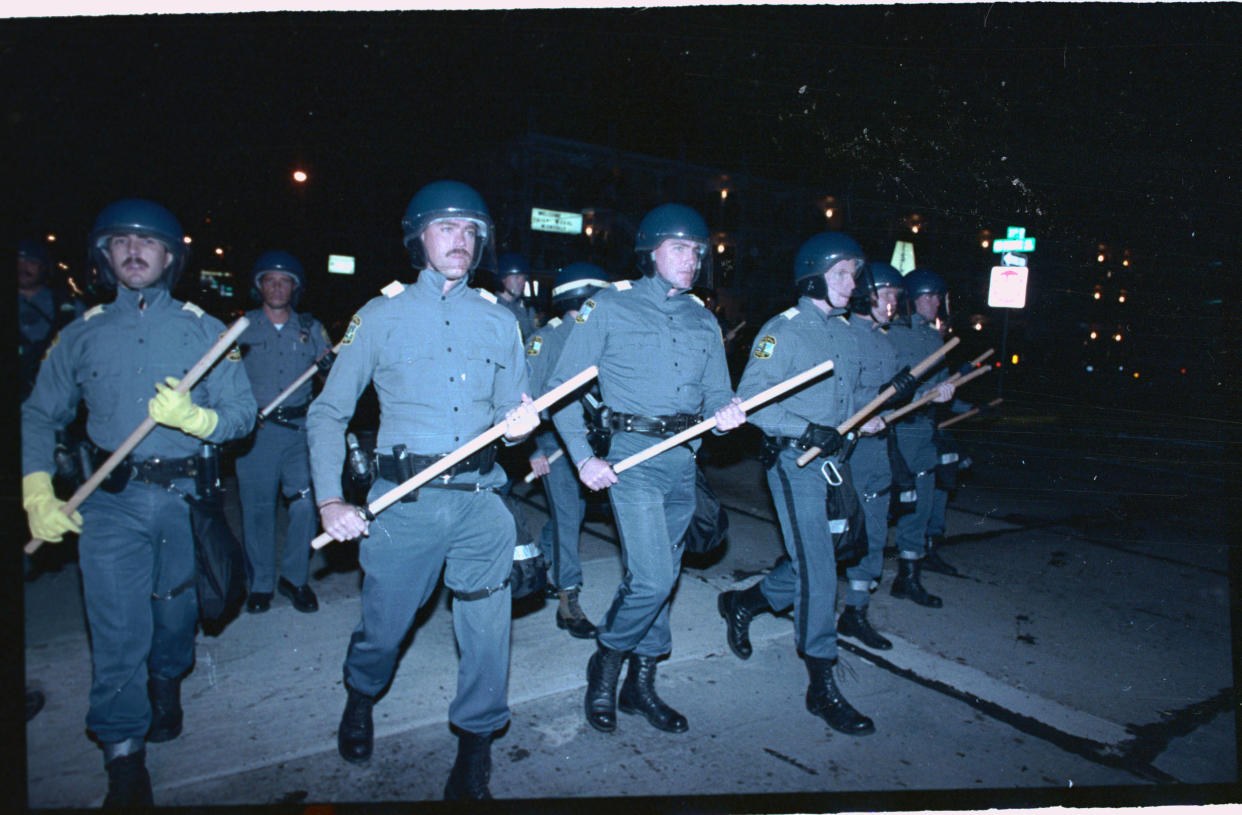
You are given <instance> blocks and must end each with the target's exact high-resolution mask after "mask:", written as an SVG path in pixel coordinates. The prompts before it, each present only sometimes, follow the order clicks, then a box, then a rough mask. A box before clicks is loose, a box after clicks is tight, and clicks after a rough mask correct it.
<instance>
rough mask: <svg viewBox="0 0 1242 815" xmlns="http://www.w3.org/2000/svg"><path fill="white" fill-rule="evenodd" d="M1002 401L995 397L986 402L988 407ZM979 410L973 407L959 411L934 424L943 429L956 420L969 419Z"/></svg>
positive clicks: (992, 406) (956, 421)
mask: <svg viewBox="0 0 1242 815" xmlns="http://www.w3.org/2000/svg"><path fill="white" fill-rule="evenodd" d="M1003 401H1005V400H1004V399H1001V398H1000V397H997V398H996V399H993V400H992V401H991V402H988V407H990V408H994V407H996V406H997V405H999V404H1000V403H1001V402H1003ZM980 410H981V408H977V407H973V408H971V409H970V410H968V411H966V412H965V413H959V414H958V415H956V416H954V417H953V418H951V419H945V420H944V421H943V422H941V423H940V424H938V425H936V427H937V428H939V429H940V430H944V429H945V428H946V427H948V426H950V425H955V424H957V423H958V422H963V421H965V420H967V419H969V418H970V417H971V416H977V415H978V414H979V411H980Z"/></svg>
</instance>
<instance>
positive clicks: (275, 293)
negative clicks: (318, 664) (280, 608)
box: [236, 251, 332, 614]
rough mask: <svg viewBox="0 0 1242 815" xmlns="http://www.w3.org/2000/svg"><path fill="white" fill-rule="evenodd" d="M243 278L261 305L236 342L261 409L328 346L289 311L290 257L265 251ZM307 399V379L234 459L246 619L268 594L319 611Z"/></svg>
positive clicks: (296, 265)
mask: <svg viewBox="0 0 1242 815" xmlns="http://www.w3.org/2000/svg"><path fill="white" fill-rule="evenodd" d="M250 280H251V286H252V288H251V296H252V297H255V298H256V299H258V300H260V301H261V302H262V304H263V305H262V307H261V308H257V309H254V310H252V311H250V312H247V314H246V316H247V317H248V318H250V326H249V327H248V328H247V329H246V331H245V332H244V333H243V334H242V335H241V337H240V338H239V339H238V344H239V345H241V348H242V361H243V362H244V363H245V366H246V375H247V376H249V377H250V387H251V389H252V390H253V391H254V395H255V400H256V401H257V402H258V403H259V404H260V405H268V404H270V403H271V401H272V400H273V399H275V398H276V397H277V396H279V395H280V393H281V392H283V391H284V389H285V388H286V387H288V386H289V385H290V384H291V383H292V382H293V381H294V380H295V379H297V378H298V377H299V376H301V375H302V374H303V373H304V372H305V371H306V369H307V368H308V367H310V366H311V365H313V364H314V363H315V362H317V361H319V360H321V359H322V358H323V357H324V356H325V355H326V354H327V353H328V352H329V351H330V350H331V346H332V343H331V342H330V341H329V339H328V333H327V332H326V331H325V330H324V327H323V325H321V324H320V322H319V321H318V320H316V319H315V318H314V317H312V316H311V315H310V314H305V313H298V312H296V311H294V307H295V306H296V305H297V302H298V300H299V298H300V297H301V295H302V293H303V292H304V291H305V290H306V272H305V270H303V268H302V264H301V263H300V262H298V259H297V258H296V257H294V256H293V255H291V254H289V253H288V252H282V251H273V252H265V253H264V254H262V255H260V256H259V258H258V259H257V260H256V261H255V264H254V268H253V269H252V270H251V273H250ZM329 364H330V362H329ZM325 367H326V366H325ZM310 399H311V383H310V380H307V381H306V382H305V383H303V384H302V385H301V386H299V387H298V389H297V390H296V391H294V392H293V393H292V394H290V395H289V396H288V397H286V399H285V400H284V401H283V402H281V403H280V405H278V406H277V407H276V409H275V410H273V411H272V412H271V413H270V414H268V416H267V418H266V419H265V420H262V421H260V422H259V426H258V427H257V428H256V429H255V434H254V443H253V444H252V446H251V447H250V449H249V450H248V451H247V452H246V453H245V454H244V455H240V456H238V457H237V461H236V467H237V487H238V491H239V494H240V498H241V507H242V526H243V528H244V531H245V538H246V562H247V564H248V569H247V571H248V576H249V579H250V585H249V586H248V590H249V594H248V596H247V598H246V611H248V612H250V613H252V614H253V613H258V612H263V611H267V610H268V609H269V608H270V607H271V602H272V591H273V589H275V588H279V589H280V593H281V594H283V595H285V596H286V597H288V598H289V600H290V601H291V602H292V603H293V607H294V608H295V609H297V610H298V611H301V612H303V613H310V612H313V611H317V610H318V609H319V602H318V600H317V599H316V597H315V592H314V591H313V590H312V589H311V587H310V585H309V583H308V579H309V571H310V551H311V549H310V541H311V538H312V537H314V535H315V528H316V523H317V519H316V517H315V515H316V513H315V504H314V496H313V495H312V493H311V485H310V462H309V459H308V457H307V452H306V409H307V406H308V405H309V403H310ZM282 493H283V494H284V497H285V500H286V501H288V502H289V526H288V529H286V531H285V547H284V552H283V554H282V555H281V559H280V582H279V583H277V582H276V528H275V518H276V497H277V495H280V494H282Z"/></svg>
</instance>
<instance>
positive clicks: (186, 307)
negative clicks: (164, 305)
mask: <svg viewBox="0 0 1242 815" xmlns="http://www.w3.org/2000/svg"><path fill="white" fill-rule="evenodd" d="M181 310H182V311H188V312H190V313H191V314H193V315H194V316H195V317H202V316H203V315H204V314H206V313H207V312H205V311H203V310H202V309H201V308H199V307H198V306H196V305H194V304H193V303H183V304H182V306H181Z"/></svg>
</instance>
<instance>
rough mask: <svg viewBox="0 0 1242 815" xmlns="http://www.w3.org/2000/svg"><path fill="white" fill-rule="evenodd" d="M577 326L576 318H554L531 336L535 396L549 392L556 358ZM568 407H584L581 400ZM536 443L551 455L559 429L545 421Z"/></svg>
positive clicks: (528, 351) (529, 357)
mask: <svg viewBox="0 0 1242 815" xmlns="http://www.w3.org/2000/svg"><path fill="white" fill-rule="evenodd" d="M573 328H574V323H573V321H572V320H562V319H561V318H560V317H553V318H552V319H551V320H548V322H547V324H546V325H544V326H543V327H542V328H539V329H536V331H535V333H534V334H533V335H532V336H531V338H530V339H529V340H527V341H526V363H527V364H528V365H529V366H530V386H531V388H532V389H533V390H534V393H532V394H531V395H532V396H537V395H540V394H543V393H546V392H547V390H548V387H547V382H548V381H549V380H550V379H551V378H552V370H553V368H555V367H556V361H557V360H558V359H560V356H561V351H562V350H564V348H565V341H566V340H567V339H568V338H569V333H570V332H571V331H573ZM568 408H569V409H571V410H580V409H581V408H579V407H578V403H577V402H572V403H569V405H568ZM535 446H536V447H537V448H538V449H539V452H540V453H541V454H543V455H545V456H548V455H551V454H552V453H554V452H556V448H557V447H559V446H560V442H559V441H557V439H556V433H555V431H553V429H552V428H551V427H550V426H548V425H547V424H543V425H540V427H539V430H537V431H536V432H535Z"/></svg>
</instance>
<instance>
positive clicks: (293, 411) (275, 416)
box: [264, 404, 310, 430]
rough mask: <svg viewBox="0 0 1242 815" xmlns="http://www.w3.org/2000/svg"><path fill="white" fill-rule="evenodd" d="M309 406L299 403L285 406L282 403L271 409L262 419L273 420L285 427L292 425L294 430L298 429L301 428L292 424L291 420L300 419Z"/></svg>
mask: <svg viewBox="0 0 1242 815" xmlns="http://www.w3.org/2000/svg"><path fill="white" fill-rule="evenodd" d="M309 408H310V405H309V404H305V405H299V406H297V407H285V406H284V405H281V406H280V407H278V408H276V409H275V410H273V411H272V412H271V413H269V414H267V418H266V419H264V421H266V422H275V423H276V424H278V425H283V426H285V427H292V428H293V429H295V430H300V429H301V428H300V427H298V425H295V424H293V420H294V419H301V418H302V417H303V416H305V415H306V411H307V410H308V409H309Z"/></svg>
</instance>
